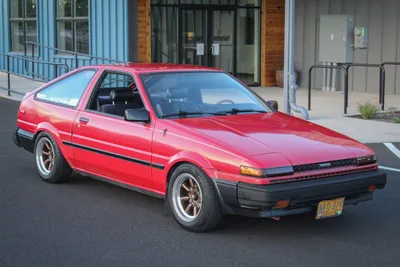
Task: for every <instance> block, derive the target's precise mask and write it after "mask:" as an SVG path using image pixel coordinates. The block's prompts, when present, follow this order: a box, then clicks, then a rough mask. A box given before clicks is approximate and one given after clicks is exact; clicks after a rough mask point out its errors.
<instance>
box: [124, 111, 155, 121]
mask: <svg viewBox="0 0 400 267" xmlns="http://www.w3.org/2000/svg"><path fill="white" fill-rule="evenodd" d="M124 118H125V120H126V121H136V122H149V121H150V114H149V111H148V110H146V109H127V110H125V115H124Z"/></svg>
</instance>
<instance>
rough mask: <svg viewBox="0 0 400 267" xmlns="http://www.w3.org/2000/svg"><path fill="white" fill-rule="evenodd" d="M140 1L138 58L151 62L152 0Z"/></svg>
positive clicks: (138, 1)
mask: <svg viewBox="0 0 400 267" xmlns="http://www.w3.org/2000/svg"><path fill="white" fill-rule="evenodd" d="M137 3H138V7H137V9H138V60H139V61H141V62H146V63H149V62H151V24H150V23H151V7H150V0H137Z"/></svg>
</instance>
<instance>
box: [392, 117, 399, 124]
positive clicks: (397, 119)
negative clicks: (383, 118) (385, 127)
mask: <svg viewBox="0 0 400 267" xmlns="http://www.w3.org/2000/svg"><path fill="white" fill-rule="evenodd" d="M392 122H393V123H400V117H396V118H393V120H392Z"/></svg>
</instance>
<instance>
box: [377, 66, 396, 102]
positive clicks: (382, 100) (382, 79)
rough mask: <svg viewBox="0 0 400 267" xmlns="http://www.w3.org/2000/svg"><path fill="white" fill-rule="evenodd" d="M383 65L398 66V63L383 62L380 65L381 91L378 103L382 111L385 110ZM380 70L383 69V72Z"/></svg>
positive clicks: (384, 72) (384, 73) (384, 74)
mask: <svg viewBox="0 0 400 267" xmlns="http://www.w3.org/2000/svg"><path fill="white" fill-rule="evenodd" d="M385 65H391V66H400V62H383V63H382V64H381V66H382V68H381V71H380V77H381V84H382V90H381V91H380V94H379V103H380V104H381V105H382V110H385V91H386V71H385ZM382 69H383V71H382Z"/></svg>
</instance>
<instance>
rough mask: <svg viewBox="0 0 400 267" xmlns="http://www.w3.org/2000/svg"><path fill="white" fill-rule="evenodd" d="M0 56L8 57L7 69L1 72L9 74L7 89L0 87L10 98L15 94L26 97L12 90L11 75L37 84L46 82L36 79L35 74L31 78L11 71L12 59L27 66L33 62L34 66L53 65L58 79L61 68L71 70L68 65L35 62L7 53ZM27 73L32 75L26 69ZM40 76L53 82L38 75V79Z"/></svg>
mask: <svg viewBox="0 0 400 267" xmlns="http://www.w3.org/2000/svg"><path fill="white" fill-rule="evenodd" d="M0 56H1V57H6V69H5V70H3V69H0V72H4V73H6V74H7V88H4V87H1V86H0V90H4V91H7V92H8V93H7V95H8V96H11V93H15V94H18V95H24V94H25V93H24V92H21V91H17V90H13V89H11V74H12V75H15V76H17V77H22V78H25V79H29V80H33V81H37V82H43V81H44V80H41V79H36V78H35V74H34V75H32V77H29V76H28V75H23V74H20V73H17V72H12V71H11V64H10V59H11V58H14V59H17V60H22V61H24V65H26V63H27V61H29V62H32V63H33V64H35V63H36V64H44V65H51V66H53V67H54V73H55V76H56V77H58V71H59V68H60V67H63V68H65V69H66V70H67V72H68V71H69V70H70V69H69V67H68V65H67V64H65V63H54V62H47V61H42V60H35V59H31V58H27V57H24V56H18V55H11V54H6V53H0ZM33 67H34V65H33ZM25 72H26V73H28V74H31V72H30V71H27V70H26V69H25ZM39 76H41V77H42V78H45V79H47V81H49V80H51V78H49V77H46V76H42V75H39V74H36V77H39Z"/></svg>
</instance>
